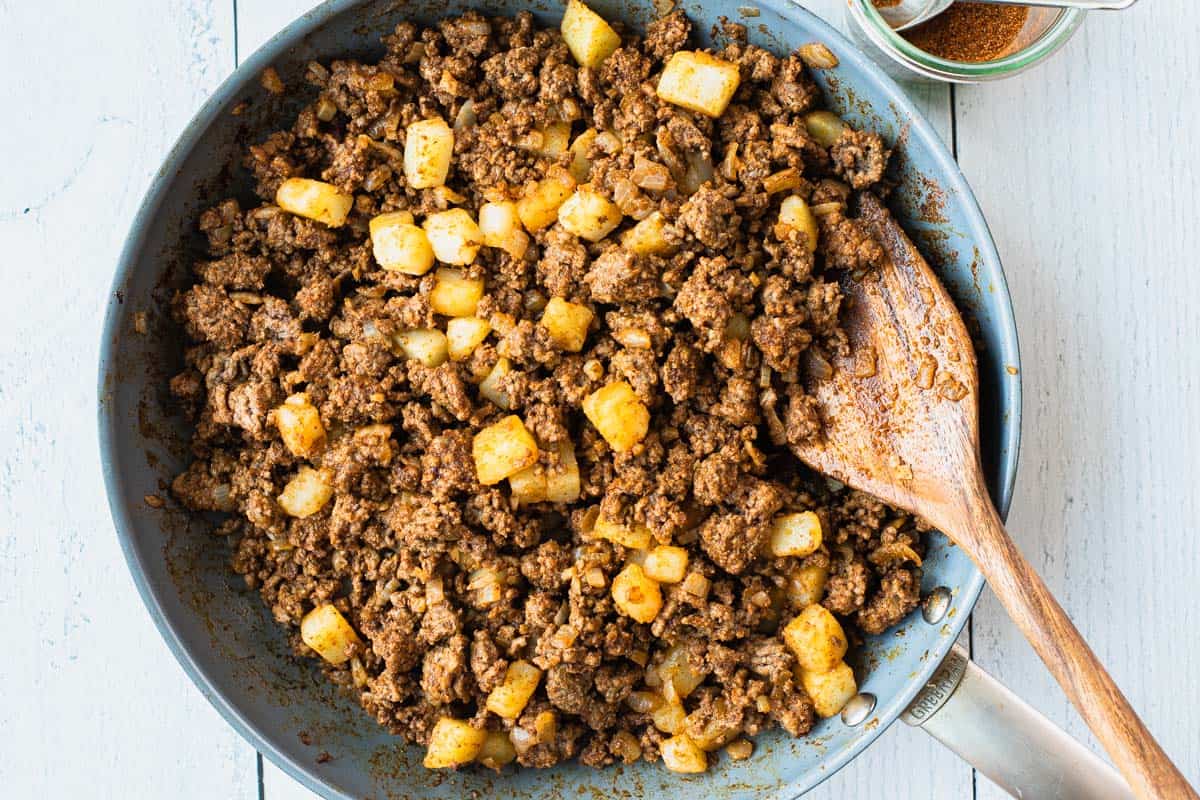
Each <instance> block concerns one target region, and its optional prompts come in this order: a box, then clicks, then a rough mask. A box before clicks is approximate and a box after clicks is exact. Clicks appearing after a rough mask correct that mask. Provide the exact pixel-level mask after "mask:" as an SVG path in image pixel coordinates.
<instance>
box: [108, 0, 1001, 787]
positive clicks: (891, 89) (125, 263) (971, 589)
mask: <svg viewBox="0 0 1200 800" xmlns="http://www.w3.org/2000/svg"><path fill="white" fill-rule="evenodd" d="M407 1H408V2H420V0H407ZM374 2H379V0H327V2H325V3H323V4H322V5H320V6H318V7H317V8H314V9H312V10H310V11H308V12H306V13H305V14H303V15H301V16H300V17H298V18H297V19H295V20H293V21H292V22H291V23H289V24H288V25H287V26H285V27H284V28H282V29H281V30H280V31H278V32H277V33H276V34H274V35H273V36H272V37H271V38H270V39H269V40H268V41H267V42H266V43H265V44H263V45H262V46H261V47H260V48H259V49H258V50H256V51H255V52H254V53H253V54H252V55H250V56H249V57H248V58H246V59H245V60H243V61H242V63H241V64H239V65H238V66H237V67H236V68H235V69H234V70H233V71H232V72H231V73H230V74H229V76H227V77H226V78H225V79H224V80H223V81H222V82H221V84H220V86H218V87H217V89H216V90H215V91H214V92H213V93H212V95H211V96H210V97H209V98H208V99H207V100H206V101H205V102H204V103H203V105H201V107H200V109H199V110H198V111H197V112H196V113H195V115H194V116H193V117H192V118H191V119H190V120H189V122H188V123H187V126H186V127H185V128H184V130H183V132H182V133H181V134H180V135H179V138H178V139H177V140H176V142H175V144H174V145H173V146H172V147H171V149H170V151H169V152H168V154H167V156H166V157H165V158H164V160H163V164H162V166H160V167H159V169H158V170H157V171H156V172H155V173H154V176H153V178H152V179H151V181H150V184H149V186H148V187H147V189H146V192H145V195H144V197H143V199H142V202H141V204H140V205H139V207H138V210H137V213H136V214H135V216H134V218H133V221H132V222H131V224H130V231H129V234H128V235H127V237H126V240H125V243H124V245H123V246H122V249H121V253H120V256H119V258H118V262H117V268H116V271H115V274H114V276H113V281H112V284H111V286H110V289H109V293H108V295H107V297H108V302H107V308H106V311H105V315H104V320H103V328H102V332H101V339H100V354H99V369H98V375H97V391H98V407H97V417H98V419H97V422H98V435H99V446H100V463H101V469H102V471H103V473H104V480H105V494H106V497H107V500H108V505H109V510H110V512H111V514H112V520H113V524H114V527H115V529H116V532H117V535H118V538H119V540H120V543H121V550H122V552H123V554H124V557H125V561H126V564H127V565H128V568H129V571H130V574H131V576H132V578H133V581H134V584H135V586H136V587H137V590H138V593H139V595H140V596H141V598H142V602H143V603H144V604H145V605H146V608H147V610H148V611H149V612H150V616H151V618H152V619H153V621H154V625H155V627H156V628H157V629H158V631H159V634H160V635H161V636H162V637H163V639H164V641H165V642H166V644H167V646H168V648H169V649H170V651H171V653H172V654H173V655H174V656H175V658H176V660H177V661H178V662H179V664H180V666H182V667H183V670H184V672H185V673H186V674H187V675H188V677H189V678H190V679H191V681H192V683H194V684H195V685H196V687H197V688H198V689H199V690H200V692H201V693H202V694H203V695H204V697H205V698H206V699H207V700H208V701H209V703H211V704H212V706H213V707H214V708H215V709H216V710H217V712H218V713H220V714H221V716H222V717H223V718H224V719H225V721H226V722H228V723H229V725H230V726H231V727H232V728H233V729H234V730H235V731H237V732H238V734H239V735H241V736H242V738H244V739H245V740H246V741H247V742H249V743H250V744H251V745H253V746H254V747H255V749H256V750H257V751H258V752H259V753H261V754H263V755H266V756H267V757H268V758H269V759H270V760H271V761H272V762H273V763H274V764H275V765H276V766H278V767H279V768H280V769H282V770H283V771H284V772H286V773H287V774H288V775H290V776H291V777H292V778H294V779H296V780H297V781H299V782H300V783H301V784H302V785H304V786H305V787H306V788H308V789H310V790H311V791H313V792H315V793H316V794H318V795H320V796H322V797H329V798H335V797H336V798H342V797H348V795H344V794H342V793H341V792H340V791H339V790H335V789H334V788H333V787H332V786H330V785H329V784H328V783H326V782H325V781H323V780H321V779H320V778H319V777H318V775H317V774H316V773H315V772H314V771H313V770H311V769H310V768H309V767H308V765H307V764H305V763H303V762H301V761H298V760H297V759H294V758H292V757H291V756H290V755H288V754H287V753H286V752H284V751H283V750H282V749H281V748H279V747H276V746H275V745H274V744H273V742H272V739H273V738H275V737H273V736H272V735H271V734H270V733H269V730H270V726H259V725H256V724H255V723H254V722H253V721H251V720H250V719H249V718H248V717H247V716H246V715H245V714H243V713H242V711H241V710H240V709H239V708H238V707H236V706H235V705H234V704H233V703H232V702H231V701H230V700H229V699H228V698H227V697H226V694H225V692H224V691H223V690H222V688H221V685H220V682H219V680H217V679H216V678H214V677H213V676H212V675H210V674H209V672H208V671H206V670H205V669H204V667H203V666H202V665H201V664H200V663H199V661H198V660H197V659H196V658H194V657H193V655H192V653H191V651H190V650H189V648H188V646H187V645H185V643H184V641H183V640H182V638H181V637H180V636H179V635H178V634H177V632H176V630H175V628H174V626H173V625H172V623H171V622H170V621H169V620H168V619H167V615H166V612H165V610H164V608H163V605H162V603H161V602H160V600H159V597H158V591H160V590H159V589H157V588H156V587H155V586H153V585H151V582H150V580H149V579H148V577H147V570H146V567H145V565H144V563H143V559H142V557H141V554H140V552H139V550H138V548H137V546H136V545H135V543H134V535H133V531H134V529H135V524H134V522H133V520H132V519H131V515H130V512H129V509H128V508H127V507H126V505H125V502H124V500H123V498H122V496H121V491H120V486H121V482H120V480H119V479H118V478H117V477H116V476H115V474H114V468H115V464H116V461H117V458H116V455H115V454H116V451H117V440H118V438H120V437H121V436H123V431H122V430H120V426H119V424H118V419H119V416H120V415H119V414H117V413H116V409H115V408H114V407H113V406H114V404H113V402H112V400H111V398H110V394H111V390H110V382H111V381H112V380H115V375H116V369H115V368H116V364H115V362H116V354H117V352H118V351H119V349H120V340H121V335H120V334H121V330H120V329H121V322H122V320H123V318H124V316H125V312H124V310H123V308H122V306H123V303H122V299H121V294H122V292H121V290H122V289H123V287H124V286H125V285H126V284H127V283H128V280H129V278H130V276H131V275H132V274H134V271H135V268H136V267H137V262H138V261H139V257H140V255H141V253H142V250H143V248H144V246H145V241H144V240H145V238H146V232H147V231H148V230H149V229H150V227H151V226H152V225H153V224H154V223H155V221H156V218H157V216H158V214H159V211H160V207H161V206H162V204H163V201H164V199H165V197H166V196H167V190H168V189H169V187H170V183H171V181H172V179H173V178H174V176H175V174H176V173H177V172H178V171H179V169H180V168H181V165H182V163H183V162H184V161H185V159H186V158H187V156H188V155H189V154H190V153H191V151H192V150H193V149H194V148H195V146H196V144H197V143H198V142H199V140H200V139H201V138H202V137H203V136H204V134H205V133H206V132H207V130H208V128H209V127H210V126H211V125H212V124H213V123H214V122H216V121H217V120H218V119H219V116H220V112H221V109H222V108H223V107H224V106H225V105H226V104H227V103H228V102H229V101H230V100H231V99H233V98H234V97H236V96H238V95H239V94H240V93H241V92H242V91H243V90H244V89H245V88H246V87H247V86H248V85H250V84H251V82H253V81H254V80H255V76H257V75H258V74H259V73H260V72H261V71H262V70H263V69H265V68H266V67H268V66H270V65H271V64H272V63H274V62H275V61H277V60H278V59H279V58H280V57H281V56H283V55H284V54H285V53H286V52H287V51H288V49H290V48H291V47H292V46H293V45H294V44H296V43H298V42H300V41H302V40H304V39H305V38H306V37H308V36H309V35H310V34H312V33H313V32H315V31H317V30H319V29H320V28H321V27H322V26H324V25H325V24H326V23H328V22H330V21H332V20H333V19H335V18H336V17H338V16H340V15H341V14H343V13H346V12H349V11H351V10H353V9H354V8H356V7H357V6H366V5H369V4H371V3H374ZM486 4H487V2H486V0H484V2H483V3H477V5H486ZM755 4H756V5H761V6H764V7H767V8H770V9H771V10H772V11H773V12H775V13H777V14H779V15H780V16H781V17H784V18H788V19H793V20H795V21H797V22H799V19H797V18H803V19H804V22H803V25H804V26H805V27H807V28H809V29H811V30H812V31H814V33H815V34H816V35H817V37H818V38H819V40H821V41H824V42H826V43H829V44H833V45H835V46H836V49H837V52H838V53H839V58H840V59H841V60H842V61H843V62H845V61H852V62H853V63H854V66H855V68H856V70H857V71H858V72H859V73H860V74H863V75H867V76H870V77H872V78H874V79H875V80H876V81H878V83H879V86H880V88H881V89H882V90H883V92H884V93H885V94H886V95H887V96H888V99H889V101H890V102H891V103H892V104H894V105H895V107H896V108H897V109H899V110H900V111H902V112H903V114H904V115H905V120H906V123H907V124H908V125H909V126H910V127H911V129H912V130H911V132H910V134H909V135H911V134H912V132H915V133H917V134H918V136H919V137H920V138H921V139H923V140H924V141H926V142H928V143H929V144H930V147H929V150H930V155H931V156H932V158H933V160H934V162H935V167H936V171H937V172H938V174H939V177H940V180H941V181H942V183H943V184H944V187H943V188H944V189H945V190H946V191H947V193H949V194H952V195H953V196H954V197H955V201H956V203H957V204H958V205H959V207H960V208H961V209H962V211H963V214H964V216H965V217H966V218H967V220H968V223H969V229H968V230H967V231H965V233H968V234H969V238H970V240H971V241H972V242H973V243H974V245H975V246H976V248H977V249H978V252H979V258H980V259H981V260H982V262H983V263H985V264H989V265H994V271H993V272H994V274H992V275H991V276H990V279H991V282H992V284H993V286H994V291H991V292H988V297H987V298H986V299H985V305H987V306H988V308H989V310H990V312H991V316H992V321H991V323H990V325H989V326H988V327H989V328H991V329H992V330H993V332H994V333H996V334H997V335H998V337H999V340H1000V343H1001V347H1002V355H1003V358H1004V361H1005V363H1007V364H1010V365H1012V366H1013V367H1016V369H1017V372H1016V374H1015V375H1012V376H1011V377H1012V378H1013V380H1011V381H1005V382H1004V383H1003V384H1002V385H1001V386H999V387H997V394H998V395H999V397H998V398H997V399H998V400H999V409H1000V417H1001V418H1000V420H999V421H998V422H999V437H998V438H999V441H998V445H999V452H998V453H997V454H996V456H995V457H996V459H997V466H998V473H999V485H998V486H997V487H996V488H997V489H998V490H999V494H998V496H997V497H995V498H994V500H995V502H996V506H997V509H998V510H999V512H1000V515H1001V517H1002V518H1004V517H1007V514H1008V509H1009V507H1010V505H1011V503H1012V496H1013V490H1014V486H1015V482H1016V473H1017V463H1018V460H1019V451H1020V440H1021V411H1022V409H1021V405H1022V385H1021V384H1022V374H1023V373H1022V372H1021V371H1020V364H1021V362H1020V347H1019V340H1018V335H1017V329H1016V321H1015V316H1014V313H1013V308H1012V297H1011V294H1010V293H1009V290H1008V283H1007V280H1006V278H1005V275H1004V269H1003V264H1002V262H1001V260H1000V255H999V253H998V252H997V250H996V245H995V242H994V240H993V239H992V235H991V232H990V230H989V228H988V225H987V221H986V219H985V218H984V216H983V212H982V209H980V207H979V204H978V201H977V200H976V198H975V195H974V193H973V192H972V191H971V188H970V186H969V185H968V183H967V181H966V178H965V177H964V176H963V174H962V172H961V170H960V169H959V167H958V164H957V162H956V161H955V160H954V158H953V156H952V155H951V153H950V152H949V150H948V149H947V147H946V145H945V143H944V142H943V141H942V139H941V137H940V136H939V135H938V134H937V132H936V131H934V129H933V127H932V126H931V125H930V123H929V122H928V121H927V120H926V119H925V118H924V116H923V115H922V114H921V112H920V111H919V110H918V109H917V108H916V106H915V105H914V104H913V102H912V101H911V100H910V99H909V98H908V96H907V94H905V92H904V90H903V89H902V88H901V87H900V86H899V85H898V84H897V83H896V82H895V81H894V80H893V79H892V78H891V77H890V76H889V75H888V74H887V73H886V72H885V71H884V70H883V69H882V68H880V67H879V66H878V65H876V64H875V63H874V62H872V61H871V60H870V59H869V58H868V57H867V56H866V55H865V54H864V53H863V52H862V51H861V50H860V49H859V48H858V46H857V45H855V44H854V43H853V42H851V41H850V40H849V39H848V38H847V37H846V36H845V35H844V34H842V33H841V32H840V31H838V30H837V29H835V28H834V27H832V26H831V25H830V24H829V23H827V22H826V21H825V20H824V19H822V18H820V17H818V16H817V15H816V14H814V13H813V12H811V11H809V10H808V9H807V8H804V7H802V6H800V5H799V4H797V3H794V2H790V0H755ZM393 5H396V6H401V5H404V3H403V2H401V3H395V4H393ZM555 8H557V4H555ZM539 10H544V9H539ZM686 10H687V11H688V12H689V15H690V14H695V13H698V9H697V8H696V6H695V5H694V4H693V5H690V6H689V7H688V8H687V9H686ZM781 44H782V42H781ZM924 171H926V172H929V171H930V170H929V169H928V168H927V169H926V170H924ZM998 355H1000V354H998ZM970 570H971V573H970V578H969V579H968V580H967V581H966V582H965V583H964V584H963V585H961V586H959V587H957V588H958V603H959V605H960V608H961V610H962V611H964V612H966V613H960V614H958V615H957V617H956V618H955V619H953V620H951V621H950V622H949V625H950V631H949V633H948V634H947V635H945V636H941V637H939V638H938V640H937V644H936V645H935V646H934V647H932V648H930V649H929V650H928V652H927V653H925V654H924V656H923V655H922V654H921V653H916V652H913V651H912V650H911V649H910V650H909V651H907V652H911V655H909V656H908V657H909V658H910V659H911V660H913V661H915V662H916V663H915V665H914V666H915V667H916V668H915V669H914V670H913V672H912V674H911V677H910V678H909V679H908V680H907V681H906V682H905V684H904V685H903V687H902V689H900V690H899V691H897V692H895V693H893V695H892V696H891V697H890V698H888V700H887V702H886V703H884V702H881V703H880V705H879V706H878V707H877V708H876V711H875V717H876V718H877V719H878V720H879V724H878V725H876V726H875V727H874V728H873V729H872V730H870V731H863V733H862V735H861V736H860V737H859V738H858V739H857V740H856V741H854V742H853V743H852V744H851V745H850V746H848V747H844V748H842V749H840V750H838V751H836V752H834V753H830V754H828V755H827V756H824V757H822V759H820V761H819V766H818V767H815V768H811V769H809V770H808V771H806V772H805V773H803V774H802V775H800V776H799V777H797V778H796V779H795V780H794V781H792V782H791V783H790V784H787V785H785V786H781V787H780V793H779V795H778V796H779V797H781V798H782V797H798V796H800V795H801V794H804V793H805V792H807V791H809V790H810V789H812V788H813V787H815V786H817V785H818V784H820V783H822V782H823V781H824V780H826V779H827V778H829V777H830V776H832V775H833V774H834V773H836V772H837V771H838V770H840V769H841V768H842V767H843V766H845V765H846V764H847V763H849V762H850V761H851V760H852V759H853V758H855V757H857V756H858V755H859V754H860V753H861V752H862V751H863V750H864V749H866V748H867V747H869V746H870V745H871V744H873V743H874V741H875V740H876V739H877V738H878V737H879V736H880V735H881V734H882V733H883V732H884V731H885V730H886V729H887V728H888V727H890V726H891V724H892V723H893V722H895V721H896V719H897V718H898V717H899V715H900V713H901V712H902V711H903V710H904V709H905V708H906V707H907V706H908V704H909V703H910V702H911V701H912V699H913V697H915V696H916V694H917V692H919V691H920V690H921V688H922V687H923V686H924V685H925V683H926V681H927V680H928V679H929V678H930V677H931V675H932V674H933V672H934V670H936V669H937V667H938V666H939V665H940V664H941V662H942V660H943V659H944V658H945V656H946V654H947V653H948V652H949V650H950V648H951V647H952V646H953V644H954V642H955V640H956V639H957V637H958V635H959V634H960V633H961V631H962V629H963V627H965V626H966V624H967V622H968V621H969V619H970V612H971V611H973V610H974V607H975V604H976V602H977V600H978V598H979V595H980V592H981V591H982V589H983V585H984V580H983V576H982V574H981V573H980V572H979V570H978V568H977V567H976V566H975V565H974V564H971V565H970Z"/></svg>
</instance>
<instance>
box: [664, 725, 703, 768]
mask: <svg viewBox="0 0 1200 800" xmlns="http://www.w3.org/2000/svg"><path fill="white" fill-rule="evenodd" d="M659 750H660V751H661V752H662V760H663V764H664V765H665V766H666V768H667V769H669V770H671V772H683V773H693V772H704V771H705V770H706V769H708V755H706V754H705V752H704V751H703V750H701V749H700V748H699V746H697V744H696V743H695V742H693V741H692V740H691V738H690V737H689V736H688V735H687V734H685V733H681V734H679V735H678V736H672V737H671V738H670V739H667V740H666V741H664V742H663V743H662V744H660V745H659Z"/></svg>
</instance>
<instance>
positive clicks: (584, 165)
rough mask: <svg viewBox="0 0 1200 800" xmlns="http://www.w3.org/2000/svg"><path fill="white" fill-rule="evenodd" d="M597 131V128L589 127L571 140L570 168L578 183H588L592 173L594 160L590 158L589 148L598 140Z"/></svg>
mask: <svg viewBox="0 0 1200 800" xmlns="http://www.w3.org/2000/svg"><path fill="white" fill-rule="evenodd" d="M597 133H598V131H597V130H596V129H595V128H588V129H587V130H586V131H584V132H583V133H581V134H579V135H578V136H576V137H575V141H573V142H571V166H570V167H568V169H569V170H570V171H571V177H572V178H574V179H575V181H576V182H577V183H586V182H587V179H588V178H589V177H590V176H591V174H592V160H591V159H590V158H588V150H589V149H590V148H591V146H592V143H593V142H595V141H596V134H597Z"/></svg>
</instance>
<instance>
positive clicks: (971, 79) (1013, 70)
mask: <svg viewBox="0 0 1200 800" xmlns="http://www.w3.org/2000/svg"><path fill="white" fill-rule="evenodd" d="M1086 13H1087V12H1085V11H1082V10H1079V9H1056V8H1044V7H1042V8H1036V7H1031V8H1030V9H1029V14H1028V16H1027V17H1026V20H1025V24H1024V26H1023V27H1022V28H1021V30H1020V32H1019V33H1017V35H1016V37H1015V38H1014V40H1013V43H1012V44H1011V45H1009V46H1008V47H1007V48H1005V49H1004V51H1003V52H1002V53H1001V54H1000V55H999V56H997V57H995V58H992V59H990V60H986V61H957V60H953V59H948V58H942V57H939V56H936V55H933V54H932V53H928V52H925V51H924V50H921V49H920V48H919V47H917V46H916V45H914V44H913V43H912V42H910V41H909V40H908V39H906V38H904V36H902V35H901V34H899V33H896V32H895V31H894V30H892V29H891V27H890V26H889V25H888V24H887V22H886V21H885V20H884V19H883V17H882V16H881V15H880V13H879V10H878V9H877V8H876V7H875V2H874V0H846V25H847V28H848V29H849V31H850V34H851V36H852V37H853V38H854V39H855V41H856V42H857V43H858V45H859V46H860V47H862V49H863V50H864V51H866V52H867V54H868V55H870V56H871V57H872V58H873V59H874V60H875V61H876V62H877V63H878V64H879V65H880V66H882V67H883V68H884V70H885V71H886V72H887V73H888V74H889V75H891V76H892V77H893V78H896V79H897V80H908V81H911V80H913V79H918V80H925V81H942V82H950V83H983V82H985V81H994V80H999V79H1001V78H1008V77H1010V76H1012V75H1016V74H1018V73H1021V72H1024V71H1025V70H1027V69H1029V68H1031V67H1033V66H1035V65H1037V64H1040V63H1041V62H1043V61H1045V60H1046V59H1047V58H1049V57H1050V56H1052V55H1053V54H1054V53H1056V52H1057V51H1058V50H1059V48H1061V47H1062V46H1063V45H1064V44H1066V43H1067V40H1068V39H1070V38H1071V36H1072V35H1073V34H1074V33H1075V31H1076V30H1078V29H1079V26H1080V25H1081V24H1083V19H1084V15H1085V14H1086Z"/></svg>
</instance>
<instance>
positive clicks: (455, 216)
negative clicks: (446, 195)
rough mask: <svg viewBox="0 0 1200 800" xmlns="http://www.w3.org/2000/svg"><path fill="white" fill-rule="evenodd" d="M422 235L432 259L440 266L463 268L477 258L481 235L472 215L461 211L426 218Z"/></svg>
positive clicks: (446, 212) (456, 209)
mask: <svg viewBox="0 0 1200 800" xmlns="http://www.w3.org/2000/svg"><path fill="white" fill-rule="evenodd" d="M424 228H425V235H426V236H428V237H429V244H430V246H431V247H433V255H434V256H435V257H436V258H437V260H438V261H441V262H442V263H443V264H456V265H459V266H466V265H467V264H471V263H474V261H475V256H477V255H479V245H480V244H482V243H483V234H482V233H480V231H479V226H478V225H476V224H475V220H473V219H471V215H470V214H468V213H467V211H466V210H465V209H462V208H452V209H450V210H448V211H438V212H437V213H434V214H430V215H429V216H428V217H426V218H425V223H424Z"/></svg>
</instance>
